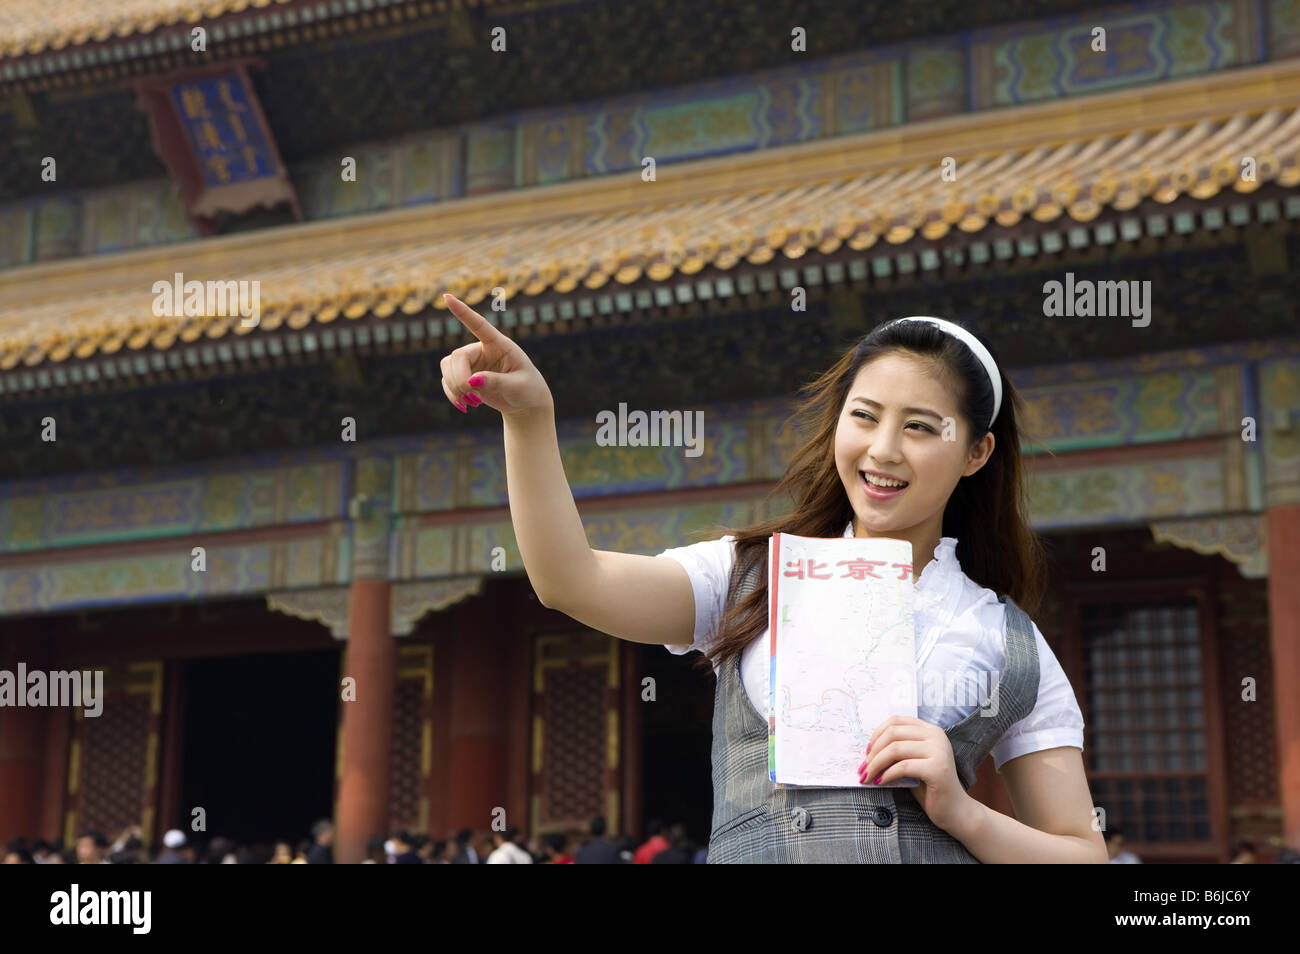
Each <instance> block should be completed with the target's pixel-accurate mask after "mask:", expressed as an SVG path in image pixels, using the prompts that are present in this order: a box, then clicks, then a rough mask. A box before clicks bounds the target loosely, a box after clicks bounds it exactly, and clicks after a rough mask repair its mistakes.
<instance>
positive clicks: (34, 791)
mask: <svg viewBox="0 0 1300 954" xmlns="http://www.w3.org/2000/svg"><path fill="white" fill-rule="evenodd" d="M23 688H24V687H20V688H19V690H18V691H20V692H21V691H23ZM49 712H50V710H48V709H44V708H40V709H27V708H22V709H19V708H13V709H10V708H8V707H5V708H4V709H0V779H4V782H3V783H2V784H0V850H3V845H4V844H5V843H6V842H8V841H9V839H10V838H13V837H15V836H16V835H22V836H24V837H26V838H37V837H41V836H43V835H44V834H45V832H44V830H43V827H42V817H41V789H42V787H43V783H44V776H45V723H46V721H47V719H48V715H49Z"/></svg>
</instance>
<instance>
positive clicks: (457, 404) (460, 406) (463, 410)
mask: <svg viewBox="0 0 1300 954" xmlns="http://www.w3.org/2000/svg"><path fill="white" fill-rule="evenodd" d="M456 406H457V407H458V408H460V413H462V414H468V413H469V411H467V410H465V405H463V404H461V403H460V402H459V401H457V402H456Z"/></svg>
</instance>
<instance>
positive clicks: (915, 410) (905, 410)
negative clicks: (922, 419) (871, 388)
mask: <svg viewBox="0 0 1300 954" xmlns="http://www.w3.org/2000/svg"><path fill="white" fill-rule="evenodd" d="M853 400H855V401H861V402H862V403H863V404H869V405H870V406H871V407H883V406H884V405H882V404H881V403H880V402H879V401H873V400H871V398H864V397H861V396H858V397H855V398H853ZM903 413H904V414H922V415H925V416H926V417H932V418H934V419H935V420H936V421H942V420H943V416H942V415H940V414H936V413H934V411H931V410H930V409H929V408H924V407H905V408H903Z"/></svg>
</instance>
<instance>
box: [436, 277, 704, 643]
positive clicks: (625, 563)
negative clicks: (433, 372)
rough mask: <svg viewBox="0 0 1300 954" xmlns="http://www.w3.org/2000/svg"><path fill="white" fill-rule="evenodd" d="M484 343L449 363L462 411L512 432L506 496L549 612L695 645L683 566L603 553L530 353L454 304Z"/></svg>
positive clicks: (446, 386)
mask: <svg viewBox="0 0 1300 954" xmlns="http://www.w3.org/2000/svg"><path fill="white" fill-rule="evenodd" d="M445 297H446V301H447V307H448V308H449V309H450V310H451V313H452V314H453V315H455V316H456V317H457V318H458V319H459V320H460V322H461V323H462V324H463V325H464V326H465V327H466V328H468V329H469V331H470V332H471V333H472V334H473V335H474V337H475V338H477V339H478V340H477V341H475V342H472V343H471V344H467V345H464V346H463V347H460V348H457V349H456V350H455V351H453V352H451V354H449V355H447V356H446V357H445V358H443V359H442V364H441V369H442V389H443V391H444V392H445V393H446V395H447V399H448V400H449V401H451V403H452V404H453V405H456V406H457V407H460V408H462V410H464V409H466V408H467V407H468V406H470V405H473V406H475V407H477V406H479V405H487V406H488V407H491V408H493V409H495V410H497V411H498V412H500V414H501V417H502V420H503V422H504V426H505V453H506V496H507V500H508V503H509V506H510V520H511V522H512V523H513V524H514V529H515V539H516V540H517V541H518V542H519V552H520V554H521V555H522V557H523V560H524V571H525V572H526V573H527V574H528V580H529V582H530V583H532V586H533V589H534V590H535V591H536V593H537V598H538V599H539V600H541V601H542V605H544V606H547V607H550V608H552V609H557V610H560V611H561V612H563V613H566V614H567V615H569V616H572V617H573V618H574V619H576V620H578V621H579V622H581V623H585V624H586V625H588V626H590V627H592V628H593V629H596V630H599V631H601V632H603V633H608V634H609V635H611V636H617V637H618V638H620V639H626V640H630V641H632V642H637V643H670V644H682V643H690V642H691V639H692V636H693V634H694V631H695V597H694V593H693V591H692V588H691V582H690V578H689V577H688V576H687V575H686V571H685V570H684V569H683V568H682V566H681V564H679V563H678V562H677V561H676V560H672V559H670V558H668V557H652V556H642V555H639V554H634V553H616V552H613V551H608V550H593V549H592V548H591V545H590V544H589V543H588V542H587V534H586V531H585V530H584V529H583V527H582V519H581V517H579V516H578V508H577V505H576V504H575V503H574V500H573V492H572V491H571V490H570V489H569V482H568V480H567V479H566V478H565V475H564V465H563V464H562V463H561V461H560V445H559V439H558V438H557V436H556V431H555V404H554V401H553V399H552V397H551V390H550V388H549V387H547V384H546V381H545V379H543V378H542V375H541V373H540V372H539V371H538V370H537V368H536V367H535V366H534V365H533V363H532V361H530V360H529V358H528V356H527V355H526V354H524V351H523V349H522V348H520V347H519V345H517V344H516V343H515V342H513V341H511V340H510V339H509V338H508V337H506V336H505V335H504V334H502V333H501V332H500V331H499V330H498V329H497V328H496V327H494V326H493V325H492V323H491V322H489V321H488V320H487V319H485V318H484V317H483V316H482V315H480V314H478V312H476V311H474V310H473V309H472V308H470V307H469V306H468V305H466V304H465V303H464V302H462V301H460V300H459V299H457V298H456V297H454V296H452V295H447V296H445Z"/></svg>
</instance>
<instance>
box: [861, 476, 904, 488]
mask: <svg viewBox="0 0 1300 954" xmlns="http://www.w3.org/2000/svg"><path fill="white" fill-rule="evenodd" d="M862 476H863V478H864V479H865V480H866V482H867V483H869V484H873V485H874V486H876V487H887V488H897V487H906V486H907V481H905V480H890V479H888V478H885V477H875V476H873V475H871V474H863V475H862Z"/></svg>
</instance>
